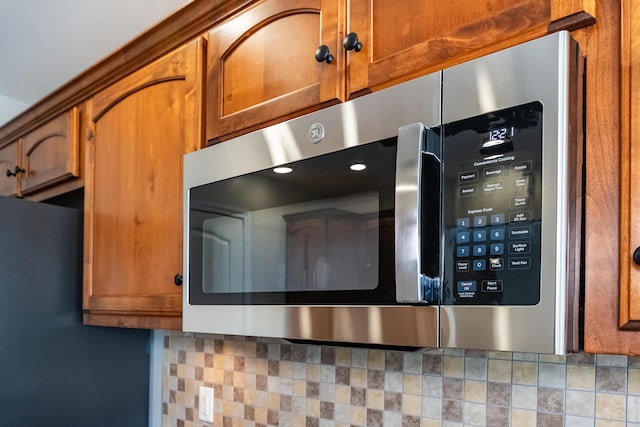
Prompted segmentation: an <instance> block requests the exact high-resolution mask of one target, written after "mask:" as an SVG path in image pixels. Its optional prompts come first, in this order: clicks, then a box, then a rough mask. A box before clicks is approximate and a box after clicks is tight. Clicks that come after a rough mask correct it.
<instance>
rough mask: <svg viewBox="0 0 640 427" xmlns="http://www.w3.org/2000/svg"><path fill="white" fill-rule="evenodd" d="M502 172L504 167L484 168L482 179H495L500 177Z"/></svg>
mask: <svg viewBox="0 0 640 427" xmlns="http://www.w3.org/2000/svg"><path fill="white" fill-rule="evenodd" d="M502 172H504V166H498V167H493V168H486V169H485V170H484V179H488V178H497V177H499V176H502Z"/></svg>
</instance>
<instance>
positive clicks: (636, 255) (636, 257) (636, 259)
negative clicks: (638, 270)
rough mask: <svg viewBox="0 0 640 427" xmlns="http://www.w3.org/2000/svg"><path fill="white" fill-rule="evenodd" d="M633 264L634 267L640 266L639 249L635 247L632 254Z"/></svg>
mask: <svg viewBox="0 0 640 427" xmlns="http://www.w3.org/2000/svg"><path fill="white" fill-rule="evenodd" d="M633 262H635V263H636V265H640V247H637V248H636V250H635V251H634V252H633Z"/></svg>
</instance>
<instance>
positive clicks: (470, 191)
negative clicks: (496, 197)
mask: <svg viewBox="0 0 640 427" xmlns="http://www.w3.org/2000/svg"><path fill="white" fill-rule="evenodd" d="M476 194H478V186H477V185H465V186H464V187H459V188H458V196H459V197H470V196H475V195H476Z"/></svg>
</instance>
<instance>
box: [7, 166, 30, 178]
mask: <svg viewBox="0 0 640 427" xmlns="http://www.w3.org/2000/svg"><path fill="white" fill-rule="evenodd" d="M25 172H26V170H24V169H22V168H21V167H20V166H18V165H16V167H15V168H14V170H13V171H12V170H11V169H7V177H10V176H18V174H19V173H25Z"/></svg>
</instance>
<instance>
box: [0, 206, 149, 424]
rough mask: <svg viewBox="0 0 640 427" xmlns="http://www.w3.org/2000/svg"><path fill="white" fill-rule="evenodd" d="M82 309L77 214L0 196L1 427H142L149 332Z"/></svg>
mask: <svg viewBox="0 0 640 427" xmlns="http://www.w3.org/2000/svg"><path fill="white" fill-rule="evenodd" d="M80 197H81V196H80ZM76 204H79V205H80V206H81V199H80V202H79V203H77V198H76ZM81 306H82V211H81V208H80V209H77V208H70V207H62V206H55V205H51V204H44V203H35V202H29V201H24V200H18V199H12V198H6V197H0V426H18V425H50V426H88V425H90V426H93V427H95V426H105V427H106V426H135V427H140V426H146V425H148V417H149V415H148V408H149V390H148V388H149V354H148V353H149V337H150V335H149V331H147V330H132V329H119V328H103V327H91V326H85V325H82V307H81Z"/></svg>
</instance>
